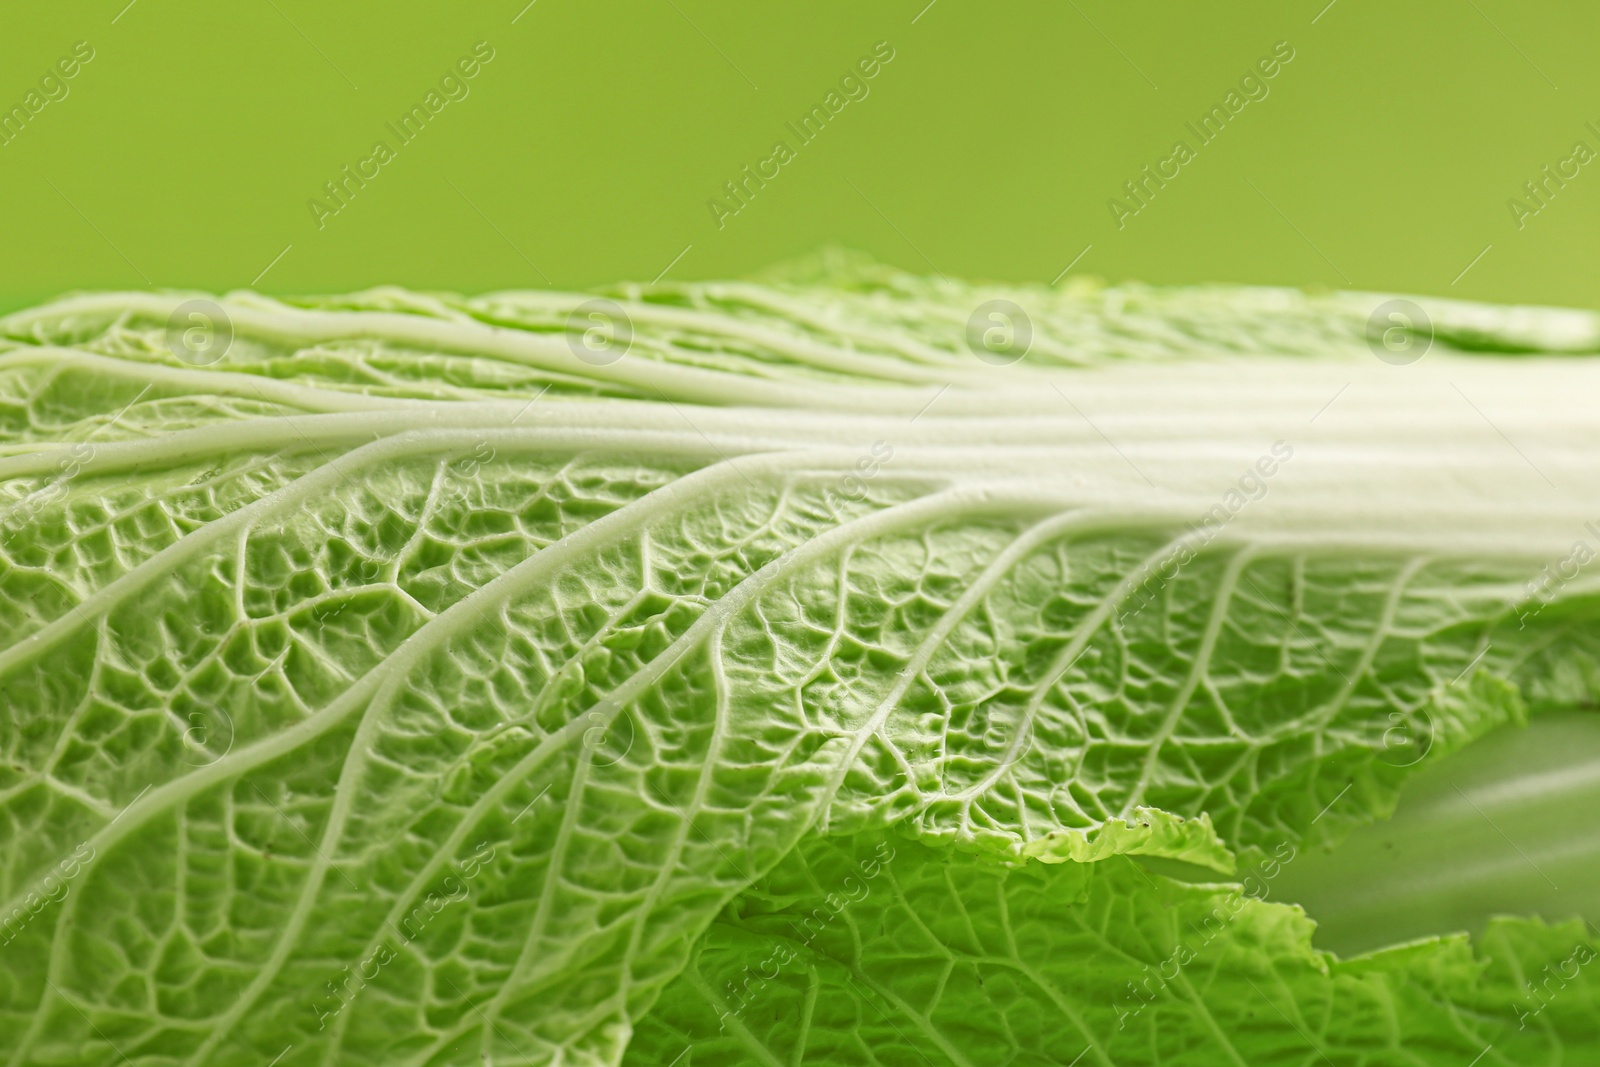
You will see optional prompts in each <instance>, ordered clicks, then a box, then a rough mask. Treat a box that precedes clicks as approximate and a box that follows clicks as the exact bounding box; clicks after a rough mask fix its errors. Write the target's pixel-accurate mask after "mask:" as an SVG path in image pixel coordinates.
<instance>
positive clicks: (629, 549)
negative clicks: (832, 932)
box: [0, 271, 1600, 1067]
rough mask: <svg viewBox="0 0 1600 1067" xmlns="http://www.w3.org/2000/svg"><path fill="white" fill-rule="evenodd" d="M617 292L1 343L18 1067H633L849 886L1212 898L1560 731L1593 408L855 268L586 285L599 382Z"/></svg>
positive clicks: (1074, 304)
mask: <svg viewBox="0 0 1600 1067" xmlns="http://www.w3.org/2000/svg"><path fill="white" fill-rule="evenodd" d="M592 298H593V297H592V295H591V294H548V293H521V294H492V295H489V296H484V297H476V298H461V297H454V296H448V295H425V294H411V293H404V292H400V291H397V290H378V291H373V292H369V293H364V294H356V295H354V296H350V297H335V298H326V299H321V300H306V301H302V302H300V303H299V304H298V305H296V304H288V303H281V302H277V301H271V300H268V299H266V298H263V297H259V296H256V295H253V294H233V295H230V296H229V297H227V298H223V299H222V300H220V301H218V302H214V303H213V304H211V305H209V307H210V308H211V310H210V311H208V312H207V314H208V315H210V316H211V319H210V320H208V321H211V326H210V327H208V329H210V330H211V332H209V333H207V334H206V336H207V337H220V336H223V335H224V334H225V333H226V334H227V335H228V336H231V341H230V343H229V344H228V345H227V346H226V347H225V349H222V350H218V351H216V352H213V351H211V350H209V349H208V350H206V351H205V352H204V353H203V354H204V356H205V358H206V360H208V362H204V363H203V364H201V365H196V363H197V361H196V359H195V358H194V357H195V356H196V354H197V353H196V351H195V350H191V349H189V348H186V347H185V345H186V344H188V343H189V342H188V341H186V340H180V339H182V338H186V337H187V336H188V335H187V333H186V332H185V331H183V330H182V329H177V327H181V326H182V325H183V323H184V322H185V321H186V320H184V319H183V318H182V316H183V314H187V312H184V311H183V308H184V306H185V305H188V304H190V303H192V302H193V301H195V300H204V299H206V298H201V297H198V296H196V295H194V294H103V295H88V296H82V297H74V298H70V299H68V300H64V301H61V302H59V303H57V304H55V305H51V306H48V307H46V308H42V309H38V310H36V311H32V312H27V313H23V314H20V315H17V316H12V317H10V318H8V319H5V320H3V321H0V338H4V339H5V340H4V342H3V343H0V348H3V349H4V351H3V352H0V452H3V455H0V692H3V694H4V696H5V712H4V714H5V719H4V720H3V721H0V810H3V812H4V816H5V821H4V823H3V825H4V827H5V829H4V831H3V832H0V926H3V928H4V931H5V933H4V938H5V943H4V944H3V945H0V1034H3V1035H4V1037H3V1039H0V1052H3V1053H4V1055H3V1056H0V1062H5V1063H9V1064H11V1065H12V1067H21V1065H23V1064H33V1063H41V1064H43V1063H53V1064H62V1065H70V1067H78V1065H89V1064H101V1063H104V1064H113V1063H121V1062H123V1060H124V1058H126V1059H127V1060H129V1061H131V1062H134V1063H139V1064H141V1067H142V1065H143V1064H175V1063H194V1064H235V1063H238V1064H257V1063H270V1062H273V1061H274V1059H275V1058H276V1057H280V1056H281V1060H279V1061H278V1062H280V1063H281V1064H282V1067H301V1065H309V1064H334V1063H338V1064H362V1063H372V1064H384V1065H390V1064H440V1065H442V1064H446V1063H451V1062H458V1061H459V1060H460V1059H461V1058H464V1057H468V1056H477V1057H481V1058H483V1059H485V1060H491V1061H494V1062H500V1063H512V1064H518V1063H527V1064H546V1063H555V1062H561V1063H593V1064H600V1063H605V1064H615V1063H617V1062H618V1061H619V1060H620V1058H621V1057H622V1055H623V1054H624V1050H625V1047H626V1046H627V1043H628V1040H629V1037H630V1034H631V1033H632V1032H633V1031H634V1029H635V1028H636V1027H638V1026H640V1025H642V1024H643V1021H644V1020H647V1019H648V1018H649V1017H650V1011H651V1007H652V1005H654V1004H655V1003H656V1000H657V999H658V997H660V996H661V995H662V992H663V990H666V989H668V988H669V987H671V986H672V985H673V983H674V982H676V981H677V976H678V975H679V974H680V972H682V971H683V969H684V967H685V966H686V965H687V964H688V962H689V961H690V959H691V957H692V955H693V953H694V952H695V951H696V945H697V943H698V941H699V939H700V937H701V935H702V934H703V933H704V932H705V931H706V930H707V929H708V928H709V927H711V925H712V923H713V922H714V920H715V919H716V917H717V915H718V914H719V913H721V912H722V911H723V909H725V908H726V907H727V906H728V905H729V904H730V902H733V901H736V900H740V899H743V898H741V894H744V893H746V891H747V890H749V889H750V887H751V886H753V885H756V884H757V883H759V882H760V881H761V879H763V878H764V877H766V876H767V874H768V872H770V871H772V870H774V869H775V868H778V867H779V866H780V865H781V864H783V863H785V862H787V857H790V856H791V855H792V854H793V853H794V851H795V850H796V849H797V848H802V847H804V848H811V847H813V845H814V843H815V841H816V840H818V839H819V838H820V837H822V836H823V835H832V836H835V837H837V836H841V835H844V836H848V835H873V834H878V833H881V832H883V831H885V830H886V829H887V828H889V827H891V826H892V827H897V828H899V830H900V831H902V832H904V833H905V834H908V835H910V836H911V837H913V838H916V839H918V840H920V841H921V842H924V843H927V844H938V845H940V846H951V847H954V848H955V849H957V850H958V851H959V852H960V854H961V855H962V856H964V857H968V858H966V859H964V860H963V861H962V862H965V863H970V864H973V865H975V866H974V869H980V868H981V869H984V870H997V869H998V868H995V867H992V866H984V865H995V864H1013V865H1020V867H1019V869H1021V870H1033V869H1034V868H1036V867H1037V866H1038V865H1037V864H1035V863H1033V862H1031V860H1030V857H1032V858H1036V859H1046V860H1051V861H1060V862H1058V863H1056V864H1055V865H1054V866H1053V867H1052V868H1051V870H1053V871H1055V872H1057V874H1056V877H1057V878H1059V879H1066V880H1068V881H1069V882H1070V881H1071V880H1072V879H1074V878H1076V879H1079V880H1080V881H1082V880H1085V879H1090V878H1091V877H1098V874H1096V873H1095V872H1096V871H1097V870H1098V868H1099V867H1100V866H1104V865H1108V864H1110V865H1112V866H1108V867H1106V869H1107V870H1132V868H1130V867H1127V866H1126V864H1123V865H1122V866H1120V867H1119V866H1115V862H1120V861H1118V857H1120V856H1125V855H1128V854H1138V855H1143V856H1150V857H1164V858H1169V859H1177V860H1186V861H1189V862H1193V863H1199V864H1203V865H1208V866H1209V867H1210V868H1212V869H1213V870H1216V871H1218V872H1221V873H1226V872H1228V871H1229V870H1231V869H1233V866H1234V862H1235V856H1236V855H1237V856H1239V857H1242V858H1244V859H1245V860H1246V861H1247V865H1248V861H1251V860H1253V859H1256V858H1259V856H1261V855H1263V854H1267V853H1269V852H1270V850H1271V849H1273V848H1275V847H1277V846H1278V845H1280V844H1281V843H1283V842H1286V841H1287V842H1327V841H1332V840H1334V839H1336V838H1338V837H1339V836H1341V835H1342V834H1343V833H1344V832H1345V831H1346V830H1348V829H1349V828H1350V827H1352V826H1355V825H1358V824H1361V823H1364V822H1368V821H1370V820H1372V819H1374V818H1376V817H1380V816H1382V815H1384V814H1386V813H1387V812H1388V811H1389V810H1390V808H1391V807H1392V805H1393V803H1394V798H1395V795H1396V790H1397V789H1398V786H1399V784H1400V782H1401V781H1402V780H1403V779H1404V778H1405V777H1406V776H1407V775H1408V774H1409V773H1410V768H1411V767H1412V766H1414V765H1416V764H1418V763H1420V762H1421V761H1422V760H1424V759H1429V758H1437V757H1439V756H1441V755H1443V754H1445V753H1446V752H1448V751H1450V750H1452V749H1454V748H1456V747H1459V746H1460V745H1463V744H1465V743H1467V742H1468V741H1470V740H1471V739H1473V738H1477V737H1481V736H1484V735H1485V734H1487V733H1488V732H1490V731H1492V730H1493V729H1494V728H1496V727H1498V726H1501V725H1504V724H1508V723H1514V722H1520V721H1521V720H1522V719H1523V717H1524V716H1525V715H1526V714H1527V712H1528V709H1529V708H1533V709H1534V710H1539V709H1542V708H1545V707H1547V706H1551V705H1559V704H1562V703H1570V702H1572V701H1573V700H1574V699H1577V698H1578V697H1580V696H1583V695H1585V694H1587V695H1589V696H1592V686H1591V683H1592V681H1593V679H1594V678H1595V671H1596V666H1595V665H1596V662H1597V659H1596V652H1597V650H1596V648H1595V645H1594V638H1593V637H1592V634H1593V632H1594V627H1593V622H1594V621H1595V619H1596V617H1597V615H1600V600H1597V599H1596V598H1595V596H1594V595H1593V593H1592V591H1591V590H1592V584H1590V583H1589V582H1588V575H1587V574H1586V573H1585V574H1580V575H1578V576H1577V577H1575V578H1562V579H1561V580H1560V581H1559V582H1555V583H1554V584H1546V585H1544V586H1539V585H1529V584H1527V583H1528V581H1529V578H1530V575H1536V574H1537V573H1538V568H1539V567H1541V566H1547V565H1548V564H1549V563H1550V562H1551V561H1560V560H1561V559H1562V558H1563V553H1566V552H1568V551H1569V549H1570V546H1571V544H1572V541H1573V538H1576V537H1582V536H1586V534H1585V532H1584V531H1585V527H1584V526H1583V523H1584V522H1586V521H1588V520H1589V519H1590V518H1591V515H1590V513H1589V512H1590V508H1589V501H1591V500H1593V499H1595V498H1596V494H1595V490H1596V489H1600V479H1597V475H1596V472H1595V470H1594V469H1593V464H1592V462H1590V457H1591V456H1592V450H1593V447H1594V446H1595V445H1596V444H1600V430H1597V429H1596V425H1597V424H1596V423H1595V421H1594V420H1593V418H1592V413H1591V411H1590V409H1589V406H1588V404H1587V403H1586V400H1585V396H1586V395H1587V394H1586V393H1585V390H1586V389H1589V388H1591V387H1592V386H1593V385H1594V384H1596V383H1597V381H1600V379H1597V377H1596V374H1595V371H1594V370H1593V369H1591V368H1590V367H1589V366H1588V364H1587V362H1585V361H1580V360H1566V361H1538V360H1527V359H1518V360H1507V359H1503V358H1500V357H1483V356H1470V355H1463V354H1459V353H1454V354H1452V353H1450V352H1445V351H1441V352H1440V353H1439V354H1438V357H1437V359H1436V360H1434V361H1433V362H1430V363H1429V364H1426V365H1424V366H1422V367H1419V368H1410V369H1413V370H1418V371H1419V372H1420V373H1419V375H1416V376H1413V377H1396V368H1393V367H1389V366H1387V365H1383V364H1377V363H1376V362H1375V361H1373V360H1372V359H1371V357H1370V353H1368V352H1367V351H1366V347H1365V342H1364V340H1363V336H1364V334H1363V333H1362V331H1363V329H1364V325H1363V322H1364V316H1365V314H1366V312H1365V311H1362V310H1360V308H1359V307H1358V306H1357V302H1356V301H1357V298H1355V297H1337V298H1335V297H1325V298H1311V297H1305V296H1300V295H1295V294H1288V293H1283V292H1275V291H1223V290H1205V291H1197V292H1174V293H1163V292H1160V291H1154V290H1145V289H1139V288H1128V289H1124V290H1108V291H1103V292H1102V291H1098V290H1094V291H1090V290H1078V289H1074V290H1072V291H1071V292H1067V293H1056V292H1054V291H1052V290H1048V289H1045V288H1043V287H1032V288H1029V287H1019V288H1001V287H981V286H965V285H959V284H956V283H950V282H944V281H929V280H925V279H911V278H907V277H905V276H902V275H897V274H894V273H893V272H885V271H855V272H854V273H851V272H846V273H844V274H842V275H840V276H836V277H832V276H830V278H829V279H827V280H826V281H824V282H820V283H819V282H811V283H805V284H798V283H780V284H774V285H769V286H763V285H757V284H753V283H740V284H729V285H722V284H706V285H696V286H664V287H660V288H650V289H644V288H640V287H623V288H619V289H616V290H613V291H611V292H610V293H609V294H608V295H606V297H605V299H607V300H610V301H611V305H610V306H612V307H615V308H616V309H617V310H618V311H619V312H620V313H621V314H622V315H624V316H626V318H627V320H629V321H630V322H631V327H630V329H631V337H632V341H631V346H630V347H629V348H628V350H627V352H626V353H625V354H624V355H623V357H622V358H621V359H620V360H617V361H615V362H609V363H608V362H604V361H596V360H592V359H582V358H579V350H578V349H577V348H575V347H573V346H574V345H579V344H581V340H580V338H581V337H582V329H583V327H584V323H585V320H583V319H582V318H581V317H579V318H577V319H574V315H575V314H576V313H577V312H579V311H580V310H581V306H582V305H583V304H584V303H585V302H587V301H589V300H590V299H592ZM995 299H1005V300H1011V301H1013V302H1014V303H1017V304H1018V305H1026V306H1027V307H1028V308H1031V309H1032V310H1031V311H1029V312H1028V314H1029V315H1031V317H1032V319H1033V323H1034V330H1033V337H1034V342H1033V345H1034V347H1033V348H1032V350H1030V352H1029V353H1028V354H1027V358H1026V359H1025V360H1023V361H1021V362H1019V363H1017V364H1016V365H1015V366H1012V367H1009V368H1005V369H1004V370H1001V369H999V368H996V367H994V366H993V365H991V364H988V363H985V362H983V361H981V360H979V359H977V357H976V354H975V353H974V352H973V351H971V350H970V349H969V348H968V347H967V342H966V340H965V338H966V336H967V321H968V318H969V316H970V315H972V314H973V313H974V311H975V310H976V309H978V308H979V307H980V306H982V305H983V304H984V303H986V302H988V301H991V300H995ZM1540 314H1542V313H1536V314H1532V315H1531V317H1530V316H1527V315H1524V316H1522V317H1520V318H1515V321H1513V319H1512V317H1508V316H1503V315H1500V313H1497V312H1490V311H1484V312H1481V313H1480V314H1479V315H1478V317H1477V318H1475V319H1473V320H1472V321H1473V322H1475V323H1477V324H1478V326H1481V328H1482V330H1483V331H1487V333H1488V334H1493V333H1494V332H1495V331H1496V330H1502V331H1511V330H1512V327H1513V326H1515V331H1514V332H1517V336H1518V337H1521V338H1523V339H1524V341H1526V339H1527V338H1529V337H1533V338H1536V339H1537V338H1538V337H1541V336H1544V335H1546V334H1548V335H1549V336H1551V337H1556V338H1560V337H1566V338H1568V339H1569V340H1570V338H1571V337H1572V336H1574V334H1573V330H1572V329H1571V328H1569V327H1570V326H1571V324H1570V323H1569V322H1568V321H1567V320H1566V319H1565V318H1561V317H1560V316H1559V315H1557V313H1549V315H1550V316H1551V317H1552V318H1550V321H1546V318H1541V317H1540ZM1497 316H1500V317H1497ZM619 321H620V320H619ZM174 323H176V324H177V327H174V325H173V324H174ZM220 324H225V325H226V326H227V327H228V329H227V330H226V331H222V330H220V329H219V328H218V327H219V325H220ZM1541 324H1543V325H1541ZM1478 326H1475V327H1474V328H1475V329H1476V328H1478ZM175 329H177V332H176V333H175V332H174V330H175ZM1541 331H1542V332H1541ZM1580 332H1581V331H1580ZM1474 336H1475V337H1476V336H1477V335H1476V334H1475V335H1474ZM175 338H176V339H175ZM1552 344H1553V342H1552ZM1443 347H1444V346H1442V345H1441V348H1443ZM1289 354H1293V355H1294V357H1295V358H1287V356H1288V355H1289ZM213 356H215V357H216V358H215V359H213V358H212V357H213ZM1430 360H1433V357H1430ZM1451 384H1453V385H1454V388H1455V392H1453V393H1452V392H1450V391H1449V390H1448V389H1447V388H1446V387H1447V386H1449V385H1451ZM1441 390H1443V391H1442V392H1441ZM1456 394H1460V395H1459V397H1457V395H1456ZM1440 396H1443V397H1444V398H1445V401H1447V402H1441V401H1440V400H1439V397H1440ZM1473 396H1475V397H1478V398H1479V403H1481V404H1483V405H1486V409H1479V408H1478V407H1477V405H1476V404H1475V403H1474V402H1473V400H1471V399H1468V398H1469V397H1473ZM1461 400H1464V401H1465V402H1459V401H1461ZM1491 413H1492V417H1493V423H1492V424H1491V425H1485V423H1484V420H1485V418H1488V417H1490V414H1491ZM1512 440H1514V441H1516V442H1517V444H1516V445H1514V446H1512V447H1509V448H1508V447H1507V442H1508V441H1512ZM1535 462H1537V466H1536V467H1534V466H1532V464H1534V463H1535ZM1269 468H1270V470H1271V472H1272V473H1270V474H1269V473H1266V472H1267V471H1268V470H1269ZM1541 479H1548V480H1550V481H1551V483H1552V484H1556V483H1559V484H1560V485H1561V486H1562V487H1563V489H1564V490H1565V491H1564V492H1552V491H1551V488H1550V486H1549V485H1546V484H1545V481H1543V480H1541ZM1535 609H1537V610H1535ZM867 839H870V838H868V837H865V836H863V840H867ZM1084 884H1088V882H1087V881H1085V882H1084ZM1240 1025H1241V1026H1243V1025H1246V1024H1244V1023H1241V1024H1240Z"/></svg>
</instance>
